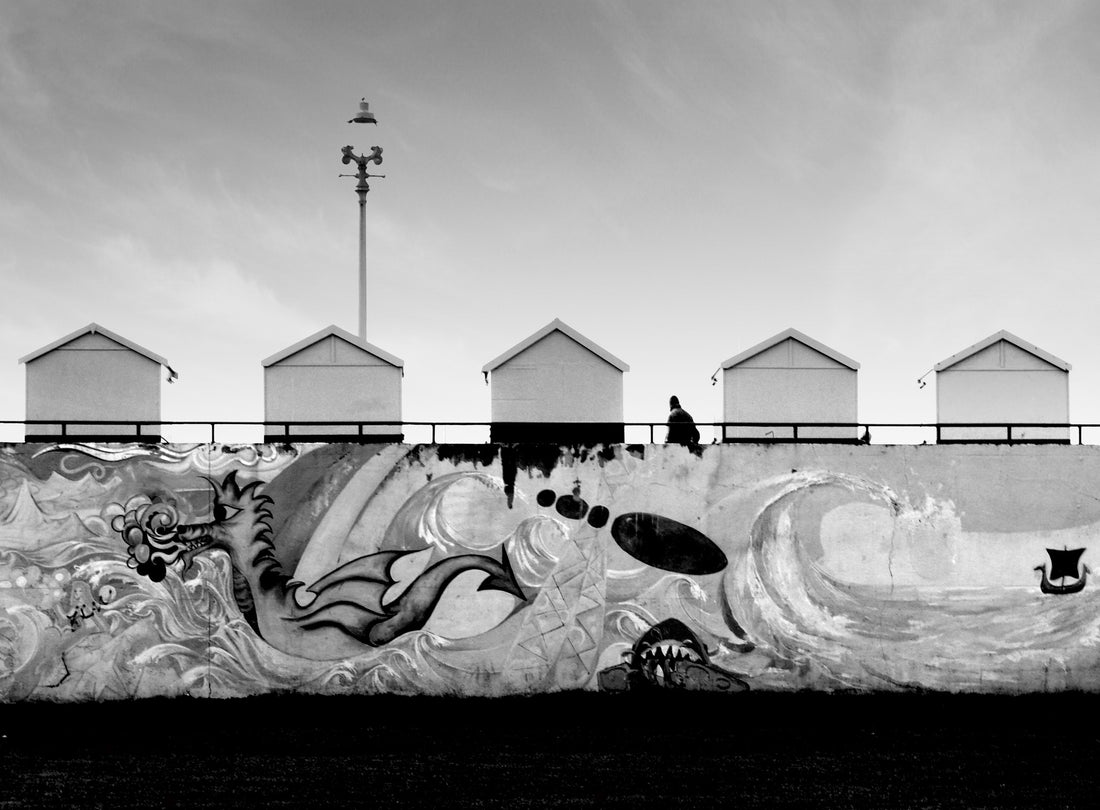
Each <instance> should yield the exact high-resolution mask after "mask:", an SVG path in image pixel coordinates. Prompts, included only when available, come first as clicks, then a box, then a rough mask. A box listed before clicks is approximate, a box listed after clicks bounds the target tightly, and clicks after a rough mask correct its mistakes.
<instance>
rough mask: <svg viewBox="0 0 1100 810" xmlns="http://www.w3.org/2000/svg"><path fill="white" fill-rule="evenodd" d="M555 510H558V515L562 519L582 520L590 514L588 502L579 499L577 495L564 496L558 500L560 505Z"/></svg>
mask: <svg viewBox="0 0 1100 810" xmlns="http://www.w3.org/2000/svg"><path fill="white" fill-rule="evenodd" d="M554 508H555V509H557V510H558V514H559V515H561V516H562V517H567V518H569V519H571V520H580V519H581V518H582V517H584V516H585V515H587V514H588V501H586V500H585V499H584V498H578V497H577V496H576V495H562V496H561V497H560V498H558V504H557V506H556V507H554Z"/></svg>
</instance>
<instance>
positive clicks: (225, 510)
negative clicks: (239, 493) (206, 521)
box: [214, 503, 241, 523]
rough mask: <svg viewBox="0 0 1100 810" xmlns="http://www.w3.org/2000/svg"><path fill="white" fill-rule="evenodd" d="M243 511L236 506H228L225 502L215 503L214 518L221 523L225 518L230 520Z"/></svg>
mask: <svg viewBox="0 0 1100 810" xmlns="http://www.w3.org/2000/svg"><path fill="white" fill-rule="evenodd" d="M240 513H241V510H240V509H238V508H237V507H236V506H226V505H225V504H224V503H219V504H215V505H214V520H216V521H218V522H219V523H221V522H222V521H223V520H229V519H230V518H235V517H236V516H237V515H239V514H240Z"/></svg>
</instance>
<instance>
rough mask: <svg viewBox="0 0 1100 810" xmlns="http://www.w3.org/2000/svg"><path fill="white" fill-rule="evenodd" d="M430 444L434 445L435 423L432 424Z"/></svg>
mask: <svg viewBox="0 0 1100 810" xmlns="http://www.w3.org/2000/svg"><path fill="white" fill-rule="evenodd" d="M432 444H435V422H432Z"/></svg>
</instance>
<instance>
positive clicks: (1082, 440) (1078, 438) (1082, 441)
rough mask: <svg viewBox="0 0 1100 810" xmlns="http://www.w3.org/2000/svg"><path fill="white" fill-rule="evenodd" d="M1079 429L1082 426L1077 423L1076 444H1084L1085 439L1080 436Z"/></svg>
mask: <svg viewBox="0 0 1100 810" xmlns="http://www.w3.org/2000/svg"><path fill="white" fill-rule="evenodd" d="M1081 429H1082V426H1081V425H1078V426H1077V443H1078V444H1084V443H1085V440H1084V439H1083V438H1081Z"/></svg>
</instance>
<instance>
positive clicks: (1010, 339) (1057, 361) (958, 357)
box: [934, 329, 1073, 371]
mask: <svg viewBox="0 0 1100 810" xmlns="http://www.w3.org/2000/svg"><path fill="white" fill-rule="evenodd" d="M1001 340H1003V341H1006V342H1007V343H1011V344H1012V345H1013V346H1015V347H1016V348H1018V349H1023V350H1024V351H1025V352H1027V353H1028V354H1033V355H1035V356H1036V357H1038V358H1039V359H1040V360H1045V361H1046V362H1048V363H1050V364H1051V365H1052V366H1055V367H1057V368H1060V369H1062V371H1069V370H1070V369H1071V368H1073V366H1071V365H1070V364H1069V363H1067V362H1066V361H1065V360H1063V359H1061V358H1060V357H1055V356H1054V355H1053V354H1051V353H1050V352H1045V351H1043V350H1042V349H1040V348H1039V347H1038V346H1035V345H1033V344H1031V343H1028V342H1027V341H1025V340H1021V339H1020V338H1018V337H1016V336H1015V335H1014V334H1012V333H1011V332H1006V331H1005V330H1004V329H1002V330H1001V331H1000V332H995V333H994V334H992V335H990V336H989V337H987V338H986V339H985V340H979V341H978V342H977V343H975V344H974V345H973V346H971V347H969V348H966V349H963V350H962V351H961V352H959V353H958V354H953V355H951V356H950V357H948V358H947V359H946V360H944V361H943V362H942V363H936V365H935V366H934V368H935V370H936V371H944V370H945V369H948V368H951V366H953V365H955V364H956V363H960V362H962V361H963V360H965V359H966V358H968V357H972V356H973V355H975V354H977V353H978V352H980V351H982V350H983V349H987V348H989V347H990V346H992V345H993V344H994V343H997V342H998V341H1001Z"/></svg>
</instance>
